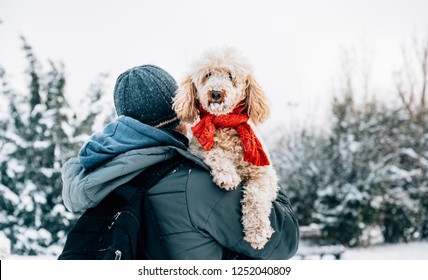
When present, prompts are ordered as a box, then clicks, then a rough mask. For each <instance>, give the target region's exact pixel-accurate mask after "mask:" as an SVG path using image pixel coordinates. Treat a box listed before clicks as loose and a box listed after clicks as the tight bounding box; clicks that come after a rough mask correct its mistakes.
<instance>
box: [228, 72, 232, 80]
mask: <svg viewBox="0 0 428 280" xmlns="http://www.w3.org/2000/svg"><path fill="white" fill-rule="evenodd" d="M227 74H229V80H231V81H232V80H233V76H232V73H230V72H229V73H227Z"/></svg>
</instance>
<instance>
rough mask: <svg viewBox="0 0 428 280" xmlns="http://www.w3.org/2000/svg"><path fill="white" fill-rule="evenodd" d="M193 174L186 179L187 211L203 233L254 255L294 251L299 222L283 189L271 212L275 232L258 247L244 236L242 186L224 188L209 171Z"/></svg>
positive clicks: (288, 255)
mask: <svg viewBox="0 0 428 280" xmlns="http://www.w3.org/2000/svg"><path fill="white" fill-rule="evenodd" d="M192 174H193V175H192ZM192 174H190V175H189V180H188V181H189V183H188V184H189V186H188V189H189V192H190V194H189V198H190V199H189V207H190V209H189V214H190V216H191V219H192V222H193V224H194V225H195V226H196V227H197V228H198V229H199V230H200V231H201V232H202V233H205V234H207V235H209V236H211V237H212V238H214V239H215V240H216V241H217V242H218V243H220V244H221V245H222V246H223V247H225V248H227V249H229V250H232V251H235V252H237V253H240V254H243V255H246V256H248V257H250V258H253V259H289V258H291V257H292V256H293V255H294V254H295V253H296V251H297V247H298V244H299V226H298V222H297V219H296V217H295V215H294V213H293V211H292V208H291V206H290V202H289V200H288V198H287V196H286V195H285V193H284V191H283V190H280V191H279V193H278V196H277V199H276V200H275V201H274V202H273V205H272V210H271V213H270V221H271V226H272V228H273V229H274V230H275V232H274V234H273V235H272V237H271V239H270V240H269V241H268V242H267V243H266V245H265V247H264V248H263V249H261V250H258V249H254V248H252V247H251V245H250V244H249V243H248V242H246V241H245V240H244V234H243V227H242V223H241V217H242V213H241V203H240V202H241V200H242V187H238V188H237V189H236V190H234V191H225V190H222V189H220V188H219V187H218V186H217V185H215V184H214V183H213V182H212V177H211V176H210V175H209V173H208V172H206V171H201V172H199V173H198V172H197V171H192ZM192 185H193V186H192ZM191 200H193V201H191Z"/></svg>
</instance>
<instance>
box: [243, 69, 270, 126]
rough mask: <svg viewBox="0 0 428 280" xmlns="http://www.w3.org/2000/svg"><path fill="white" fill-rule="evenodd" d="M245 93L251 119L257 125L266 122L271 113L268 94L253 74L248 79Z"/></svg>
mask: <svg viewBox="0 0 428 280" xmlns="http://www.w3.org/2000/svg"><path fill="white" fill-rule="evenodd" d="M245 93H246V97H245V106H246V108H247V113H248V115H249V116H250V119H251V121H252V122H253V123H254V124H256V125H257V124H260V123H262V122H264V121H265V120H266V119H267V117H268V116H269V114H270V108H269V104H268V100H267V97H266V94H265V93H264V91H263V90H262V88H261V87H260V85H259V84H258V83H257V82H256V80H255V79H254V77H253V75H251V74H250V75H249V76H248V77H247V80H246V89H245Z"/></svg>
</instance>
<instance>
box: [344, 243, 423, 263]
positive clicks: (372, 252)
mask: <svg viewBox="0 0 428 280" xmlns="http://www.w3.org/2000/svg"><path fill="white" fill-rule="evenodd" d="M343 259H345V260H428V242H412V243H402V244H393V245H386V244H382V245H377V246H372V247H369V248H352V249H346V250H345V253H344V254H343Z"/></svg>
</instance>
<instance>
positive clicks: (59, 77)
mask: <svg viewBox="0 0 428 280" xmlns="http://www.w3.org/2000/svg"><path fill="white" fill-rule="evenodd" d="M23 51H24V53H25V55H26V58H27V61H28V67H27V70H26V72H25V76H26V78H27V90H26V91H24V92H17V91H15V90H13V89H11V88H10V87H9V86H8V83H7V78H6V74H5V70H4V69H1V71H0V82H1V85H2V86H1V88H0V95H1V98H2V104H3V105H2V113H1V114H0V132H1V134H0V145H1V149H0V175H1V177H0V205H1V206H2V207H0V221H1V223H0V231H2V232H3V233H4V234H5V235H6V236H7V237H8V238H9V239H10V240H11V241H12V251H13V253H18V254H47V253H54V254H55V253H58V251H59V250H60V249H61V245H62V242H63V241H64V236H65V235H66V233H67V231H68V230H69V229H70V227H71V225H72V222H73V220H74V219H75V216H74V215H73V214H71V213H69V212H67V211H66V210H65V207H64V206H63V204H62V199H61V190H62V181H61V167H62V165H63V163H64V162H65V161H66V160H67V159H68V158H70V157H71V156H75V155H76V154H77V152H78V150H79V148H80V146H81V145H82V141H83V140H86V138H87V137H88V135H90V134H91V133H93V131H90V129H91V128H92V126H93V122H94V120H95V119H97V118H101V119H103V120H104V121H110V120H111V119H109V118H108V117H106V116H112V115H113V111H112V110H111V108H112V107H111V106H110V107H108V106H106V107H104V108H103V109H104V110H105V112H100V110H98V111H97V110H91V111H89V112H85V113H84V114H80V112H79V114H80V115H82V117H80V118H79V119H78V118H77V117H76V116H77V115H79V114H78V113H77V112H76V111H75V110H73V109H72V108H71V107H70V105H69V103H68V102H67V99H66V94H65V86H66V78H65V70H64V66H63V65H62V64H57V63H54V62H49V70H48V71H47V72H44V71H43V69H42V66H41V65H40V62H39V61H38V60H37V58H36V56H35V55H34V52H33V50H32V48H31V46H30V45H29V44H28V43H27V42H26V41H25V39H24V38H23ZM96 88H97V86H94V87H93V88H92V90H91V91H90V92H94V91H97V90H95V89H96ZM98 93H99V94H98V95H97V96H95V97H94V98H93V100H91V101H92V106H95V105H93V104H97V103H99V99H102V98H101V97H102V90H98ZM4 104H6V105H4ZM3 107H4V108H3ZM90 108H91V107H90V106H89V108H88V110H89V109H90ZM3 109H4V110H3ZM79 109H82V108H79ZM94 114H95V115H96V116H94ZM97 114H98V115H97ZM82 123H86V127H84V128H83V129H82V128H81V127H80V126H81V125H82ZM100 124H102V125H103V124H104V123H102V121H101V122H100ZM77 127H79V130H78V129H76V128H77ZM55 245H56V248H55ZM48 248H51V249H48ZM49 250H52V251H49Z"/></svg>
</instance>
